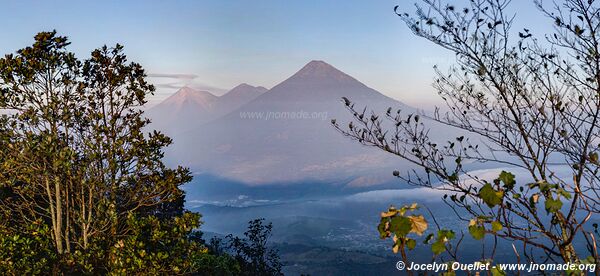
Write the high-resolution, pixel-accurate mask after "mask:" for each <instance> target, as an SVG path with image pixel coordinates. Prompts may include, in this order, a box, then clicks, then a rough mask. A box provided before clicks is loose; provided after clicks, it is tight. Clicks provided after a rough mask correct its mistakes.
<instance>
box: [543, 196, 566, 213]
mask: <svg viewBox="0 0 600 276" xmlns="http://www.w3.org/2000/svg"><path fill="white" fill-rule="evenodd" d="M544 206H545V207H546V211H547V212H548V213H556V212H557V211H558V210H560V208H562V201H560V199H558V198H557V199H554V198H548V199H546V202H545V203H544Z"/></svg>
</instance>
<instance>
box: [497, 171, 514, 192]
mask: <svg viewBox="0 0 600 276" xmlns="http://www.w3.org/2000/svg"><path fill="white" fill-rule="evenodd" d="M498 180H500V181H502V183H504V187H505V188H506V189H507V190H511V189H512V188H513V187H515V184H516V183H517V182H516V181H515V175H514V174H512V173H510V172H506V171H502V172H500V176H499V177H498Z"/></svg>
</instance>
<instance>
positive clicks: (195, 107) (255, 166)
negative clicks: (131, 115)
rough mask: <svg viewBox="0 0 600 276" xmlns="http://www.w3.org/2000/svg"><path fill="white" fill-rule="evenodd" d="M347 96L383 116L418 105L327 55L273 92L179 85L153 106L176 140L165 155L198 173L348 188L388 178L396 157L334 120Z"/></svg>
mask: <svg viewBox="0 0 600 276" xmlns="http://www.w3.org/2000/svg"><path fill="white" fill-rule="evenodd" d="M342 97H347V98H349V99H350V100H352V101H353V102H355V103H356V106H361V107H362V106H366V107H367V108H368V110H374V111H375V112H376V113H379V114H383V113H384V112H385V111H386V110H387V108H388V107H393V108H400V109H402V110H403V111H406V112H415V111H416V109H414V108H412V107H409V106H407V105H405V104H403V103H401V102H399V101H396V100H394V99H392V98H389V97H387V96H385V95H383V94H381V93H379V92H378V91H376V90H374V89H372V88H369V87H367V86H366V85H364V84H363V83H361V82H359V81H358V80H356V79H355V78H353V77H351V76H349V75H347V74H345V73H343V72H342V71H340V70H338V69H336V68H335V67H333V66H331V65H329V64H327V63H325V62H323V61H311V62H309V63H308V64H306V65H305V66H304V67H303V68H302V69H301V70H299V71H298V72H296V73H295V74H293V75H292V76H291V77H289V78H288V79H286V80H285V81H283V82H281V83H279V84H278V85H276V86H274V87H273V88H271V89H270V90H268V91H267V90H266V89H265V88H263V87H254V86H250V85H247V84H242V85H239V86H237V87H235V88H234V89H232V90H231V91H229V92H228V93H227V94H225V95H223V96H221V97H216V96H214V95H212V94H210V93H209V92H205V91H195V90H193V89H190V88H182V89H181V90H180V91H178V92H177V93H175V94H174V95H173V96H171V97H169V98H168V99H166V100H165V101H164V102H162V103H161V104H159V105H157V106H155V107H153V108H152V109H150V110H149V112H148V114H149V115H150V118H152V119H153V121H154V125H153V126H154V127H155V128H158V129H161V130H164V131H165V132H166V133H167V134H169V135H170V136H171V137H173V138H174V145H173V146H171V147H170V148H169V149H168V150H167V154H166V160H167V162H168V163H171V164H172V165H175V164H182V165H184V166H188V167H190V168H191V169H192V170H193V171H194V172H196V173H206V174H211V175H216V176H218V177H222V178H227V179H232V180H236V181H241V182H244V183H247V184H250V185H258V184H266V183H269V184H273V183H290V182H302V181H319V182H331V183H344V185H346V186H349V187H361V186H363V187H364V186H373V185H378V184H382V183H388V182H390V181H392V180H393V179H394V178H393V177H392V175H391V172H392V170H394V169H399V168H403V167H406V166H408V164H407V163H406V162H404V161H402V160H400V159H399V158H397V157H394V156H391V155H389V154H387V153H384V152H382V151H379V150H377V149H374V148H368V147H364V146H361V145H360V144H358V143H357V142H355V141H350V140H349V139H347V138H345V137H343V136H342V135H341V134H340V133H338V132H337V131H335V129H334V128H333V127H332V126H331V123H330V121H331V119H333V118H335V119H337V121H338V122H340V123H344V122H348V121H350V119H351V114H350V112H349V111H348V110H346V108H345V106H344V104H343V102H342V101H341V98H342Z"/></svg>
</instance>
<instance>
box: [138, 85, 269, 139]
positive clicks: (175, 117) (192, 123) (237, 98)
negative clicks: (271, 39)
mask: <svg viewBox="0 0 600 276" xmlns="http://www.w3.org/2000/svg"><path fill="white" fill-rule="evenodd" d="M266 91H267V89H266V88H264V87H261V86H256V87H255V86H251V85H248V84H245V83H242V84H240V85H238V86H236V87H234V88H233V89H231V90H230V91H228V92H227V93H225V94H224V95H222V96H220V97H218V96H215V95H213V94H212V93H210V92H208V91H199V90H195V89H193V88H190V87H183V88H181V89H179V90H178V91H177V92H176V93H175V94H173V95H171V96H170V97H168V98H167V99H165V100H164V101H163V102H161V103H159V104H158V105H156V106H154V107H152V108H151V109H149V110H148V116H149V117H150V118H151V119H152V123H153V127H154V128H156V129H160V130H162V131H165V132H166V133H167V134H169V135H175V134H177V133H180V132H183V131H186V130H191V129H194V128H196V127H199V126H200V125H202V124H204V123H207V122H209V121H211V120H214V119H216V118H219V117H221V116H223V115H225V114H227V113H229V112H231V111H233V110H235V109H237V108H239V107H240V106H242V105H244V104H246V103H248V102H250V101H251V100H253V99H254V98H256V97H258V96H260V95H261V94H262V93H264V92H266Z"/></svg>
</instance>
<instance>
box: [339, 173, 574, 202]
mask: <svg viewBox="0 0 600 276" xmlns="http://www.w3.org/2000/svg"><path fill="white" fill-rule="evenodd" d="M503 170H505V171H509V172H511V173H513V174H514V175H515V180H516V182H517V186H520V185H523V186H524V185H527V184H528V183H531V182H533V179H532V178H531V176H530V175H529V174H528V173H527V171H526V170H525V169H522V168H506V167H505V168H494V169H483V170H474V171H470V172H469V174H470V175H471V176H477V177H478V178H479V179H485V180H487V181H491V180H493V179H495V178H497V177H498V175H499V174H500V172H501V171H503ZM548 171H552V172H553V173H554V175H555V179H561V180H563V181H568V180H569V179H570V175H571V173H572V171H571V168H569V167H568V166H550V167H549V168H548ZM460 179H462V180H463V181H464V182H463V183H464V185H469V184H472V185H474V186H475V185H479V184H478V183H476V182H475V181H473V180H472V179H469V178H468V177H466V176H465V175H461V176H460ZM439 187H442V186H439ZM444 194H451V193H450V192H448V191H444V190H440V189H434V188H426V187H419V188H409V189H387V190H375V191H368V192H362V193H357V194H353V195H350V196H347V197H346V199H347V200H349V201H356V202H394V201H397V200H402V199H404V200H412V201H417V202H435V201H440V200H441V198H442V197H443V196H444Z"/></svg>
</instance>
